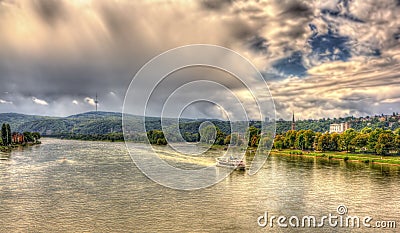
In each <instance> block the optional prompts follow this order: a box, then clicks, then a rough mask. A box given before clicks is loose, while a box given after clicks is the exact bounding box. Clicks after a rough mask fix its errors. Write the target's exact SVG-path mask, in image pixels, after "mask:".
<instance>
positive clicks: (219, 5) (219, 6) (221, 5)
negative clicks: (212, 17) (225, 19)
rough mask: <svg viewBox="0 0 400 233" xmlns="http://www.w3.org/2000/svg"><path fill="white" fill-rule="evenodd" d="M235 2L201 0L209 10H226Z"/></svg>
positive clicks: (229, 0) (227, 0)
mask: <svg viewBox="0 0 400 233" xmlns="http://www.w3.org/2000/svg"><path fill="white" fill-rule="evenodd" d="M232 3H233V0H201V5H202V6H203V7H204V8H205V9H209V10H224V9H226V8H227V7H229V5H230V4H232Z"/></svg>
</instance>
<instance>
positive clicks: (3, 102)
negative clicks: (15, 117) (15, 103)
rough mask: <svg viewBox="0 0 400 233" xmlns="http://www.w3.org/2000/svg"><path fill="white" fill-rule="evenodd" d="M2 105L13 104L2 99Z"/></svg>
mask: <svg viewBox="0 0 400 233" xmlns="http://www.w3.org/2000/svg"><path fill="white" fill-rule="evenodd" d="M0 104H12V102H11V101H7V100H2V99H0Z"/></svg>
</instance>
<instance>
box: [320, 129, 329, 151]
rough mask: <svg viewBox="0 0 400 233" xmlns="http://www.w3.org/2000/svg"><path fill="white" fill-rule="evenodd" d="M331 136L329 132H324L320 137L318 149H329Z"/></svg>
mask: <svg viewBox="0 0 400 233" xmlns="http://www.w3.org/2000/svg"><path fill="white" fill-rule="evenodd" d="M330 141H331V137H330V134H329V133H324V134H322V135H321V136H320V137H319V138H318V144H317V150H320V151H327V150H329V147H330Z"/></svg>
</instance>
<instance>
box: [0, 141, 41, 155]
mask: <svg viewBox="0 0 400 233" xmlns="http://www.w3.org/2000/svg"><path fill="white" fill-rule="evenodd" d="M39 144H41V142H40V141H38V142H35V143H33V142H28V143H24V144H13V145H10V146H0V152H4V153H10V152H11V151H12V150H13V149H18V148H21V147H26V146H34V145H39Z"/></svg>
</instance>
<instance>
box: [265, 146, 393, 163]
mask: <svg viewBox="0 0 400 233" xmlns="http://www.w3.org/2000/svg"><path fill="white" fill-rule="evenodd" d="M271 155H277V156H303V157H315V158H321V159H336V160H343V161H349V162H362V163H367V164H368V163H376V164H389V165H394V166H400V156H395V155H392V156H379V155H373V154H354V153H347V152H311V151H310V152H308V151H301V150H280V151H279V150H271Z"/></svg>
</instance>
